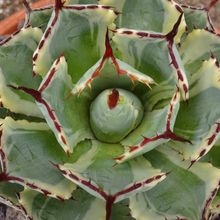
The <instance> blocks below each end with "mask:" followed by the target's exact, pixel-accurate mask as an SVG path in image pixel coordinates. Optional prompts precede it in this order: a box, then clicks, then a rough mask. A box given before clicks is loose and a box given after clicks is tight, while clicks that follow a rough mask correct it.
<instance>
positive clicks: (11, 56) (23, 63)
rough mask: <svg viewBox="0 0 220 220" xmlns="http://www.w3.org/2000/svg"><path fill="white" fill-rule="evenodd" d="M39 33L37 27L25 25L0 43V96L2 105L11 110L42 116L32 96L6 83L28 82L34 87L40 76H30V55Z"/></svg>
mask: <svg viewBox="0 0 220 220" xmlns="http://www.w3.org/2000/svg"><path fill="white" fill-rule="evenodd" d="M41 36H42V32H41V30H40V29H38V28H32V27H28V28H24V29H21V30H20V32H18V33H17V34H15V35H13V36H12V37H9V38H7V39H6V41H4V42H3V43H2V44H1V46H0V97H1V103H2V105H3V106H4V107H6V108H9V109H10V110H11V111H13V112H18V113H23V114H26V115H32V116H38V117H41V116H42V115H41V113H40V111H39V109H38V108H37V107H36V105H35V103H34V100H33V99H32V98H31V97H29V96H27V95H26V94H24V93H21V92H19V91H15V90H13V91H12V89H11V88H10V87H8V85H9V84H11V85H14V86H17V85H23V86H27V87H28V86H31V87H33V88H37V87H38V86H39V84H40V82H41V78H40V77H39V76H38V77H34V78H33V76H32V59H31V57H32V55H33V52H34V50H35V49H36V48H37V44H38V42H39V40H40V37H41Z"/></svg>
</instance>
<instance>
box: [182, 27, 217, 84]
mask: <svg viewBox="0 0 220 220" xmlns="http://www.w3.org/2000/svg"><path fill="white" fill-rule="evenodd" d="M204 42H205V43H204ZM219 45H220V37H219V36H218V35H217V34H215V33H214V32H210V31H207V30H200V29H196V30H193V31H192V32H191V33H189V34H188V36H187V38H186V39H185V40H184V42H183V44H182V45H181V47H180V50H179V51H180V55H181V58H182V61H183V63H184V66H185V68H186V70H187V72H188V74H189V75H193V74H194V73H196V72H197V71H198V70H199V68H201V65H202V63H203V61H204V60H208V59H209V58H210V55H212V54H213V55H214V56H216V57H217V58H218V60H220V46H219ZM189 83H190V81H189ZM190 84H191V83H190Z"/></svg>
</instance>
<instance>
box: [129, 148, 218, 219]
mask: <svg viewBox="0 0 220 220" xmlns="http://www.w3.org/2000/svg"><path fill="white" fill-rule="evenodd" d="M168 146H169V145H166V146H164V147H161V148H160V150H159V151H151V152H150V153H147V154H145V157H146V158H147V159H148V160H149V161H151V163H152V164H153V166H155V167H157V168H163V169H166V170H167V169H170V170H172V171H171V174H170V175H169V176H168V177H167V178H166V179H165V180H164V181H163V182H161V183H160V184H158V185H157V186H155V187H154V188H153V189H151V190H149V191H148V192H145V193H142V194H138V195H136V196H134V197H133V198H131V203H130V208H131V213H132V214H133V215H134V217H136V218H137V220H139V219H145V218H144V216H148V218H146V219H152V218H150V217H152V216H155V219H158V220H160V219H178V218H177V216H178V217H179V218H180V219H190V220H198V219H206V217H207V211H208V207H209V205H210V202H211V201H212V199H213V198H214V196H215V194H216V193H217V190H218V188H219V180H220V172H219V170H218V169H217V168H214V167H212V166H211V165H210V164H207V163H197V164H195V166H194V167H192V168H191V169H190V170H186V169H185V168H186V167H187V163H185V162H181V160H180V157H179V156H178V155H177V154H176V153H175V152H173V153H172V151H171V150H167V148H168ZM151 215H152V216H151ZM162 217H163V218H162ZM181 217H183V218H181Z"/></svg>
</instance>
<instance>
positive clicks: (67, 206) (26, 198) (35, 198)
mask: <svg viewBox="0 0 220 220" xmlns="http://www.w3.org/2000/svg"><path fill="white" fill-rule="evenodd" d="M20 201H21V204H22V205H23V206H24V207H25V208H26V210H27V213H28V214H29V215H30V216H32V217H33V218H34V219H35V220H43V219H45V220H55V219H59V220H60V219H62V220H69V219H74V220H88V219H89V220H103V219H105V202H104V201H102V200H100V199H97V198H95V197H93V196H91V195H89V194H88V193H86V192H85V191H83V190H80V189H79V190H75V191H74V193H73V195H72V198H71V199H69V200H65V201H60V200H57V199H54V198H47V197H45V196H44V195H42V194H39V193H37V192H33V191H30V190H25V191H24V192H22V193H21V199H20Z"/></svg>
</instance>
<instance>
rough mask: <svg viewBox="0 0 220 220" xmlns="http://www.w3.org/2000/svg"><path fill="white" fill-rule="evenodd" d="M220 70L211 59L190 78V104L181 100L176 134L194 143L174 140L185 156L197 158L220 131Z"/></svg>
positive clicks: (208, 148) (213, 142) (193, 159)
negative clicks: (182, 142)
mask: <svg viewBox="0 0 220 220" xmlns="http://www.w3.org/2000/svg"><path fill="white" fill-rule="evenodd" d="M218 79H220V69H219V67H218V66H217V65H216V60H215V59H213V58H211V59H210V60H208V61H204V62H203V63H202V66H201V68H200V69H199V70H198V71H197V72H195V73H194V74H193V75H192V76H191V77H190V82H191V87H190V94H191V98H190V100H189V103H188V104H186V103H184V102H181V105H180V110H179V113H178V116H177V119H176V124H175V129H174V131H175V133H176V134H178V135H181V136H183V137H185V138H187V139H189V140H191V142H192V143H191V144H181V143H178V144H177V143H172V147H174V148H175V149H176V150H177V151H179V152H180V153H181V154H183V155H182V156H183V158H184V159H190V160H191V161H192V163H194V162H196V161H198V160H199V159H200V158H201V157H202V156H204V155H205V154H206V153H208V151H209V150H210V149H211V148H212V146H213V145H214V144H215V142H216V141H217V139H218V136H219V134H220V121H219V120H220V112H219V95H220V84H219V80H218Z"/></svg>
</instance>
